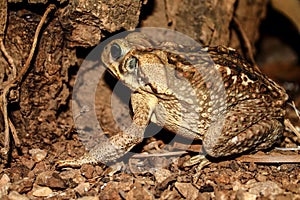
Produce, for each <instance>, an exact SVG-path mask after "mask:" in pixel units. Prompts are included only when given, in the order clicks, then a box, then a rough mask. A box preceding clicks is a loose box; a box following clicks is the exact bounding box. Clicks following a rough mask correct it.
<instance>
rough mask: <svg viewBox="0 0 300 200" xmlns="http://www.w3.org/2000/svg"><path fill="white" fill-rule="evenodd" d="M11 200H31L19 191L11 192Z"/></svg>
mask: <svg viewBox="0 0 300 200" xmlns="http://www.w3.org/2000/svg"><path fill="white" fill-rule="evenodd" d="M8 198H9V200H29V198H28V197H26V196H24V195H21V194H20V193H18V192H17V191H11V192H10V193H9V195H8Z"/></svg>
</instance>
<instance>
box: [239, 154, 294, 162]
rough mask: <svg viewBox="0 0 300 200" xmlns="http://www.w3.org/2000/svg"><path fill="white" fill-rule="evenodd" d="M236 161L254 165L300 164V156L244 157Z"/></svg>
mask: <svg viewBox="0 0 300 200" xmlns="http://www.w3.org/2000/svg"><path fill="white" fill-rule="evenodd" d="M236 160H238V161H241V162H254V163H300V156H299V155H244V156H241V157H239V158H236Z"/></svg>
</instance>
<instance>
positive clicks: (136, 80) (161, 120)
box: [59, 33, 288, 166]
mask: <svg viewBox="0 0 300 200" xmlns="http://www.w3.org/2000/svg"><path fill="white" fill-rule="evenodd" d="M101 58H102V61H103V63H104V64H105V65H106V67H107V69H108V70H109V71H110V72H111V73H112V75H114V76H115V77H116V78H117V79H119V80H121V81H122V82H123V83H124V84H125V85H127V86H128V87H129V88H130V89H131V90H132V91H133V93H132V96H131V105H132V109H133V113H134V114H133V122H134V123H133V124H132V125H131V127H129V128H128V129H127V130H126V131H124V132H121V133H118V134H117V135H115V136H113V137H111V138H110V139H109V140H108V141H107V142H104V143H101V144H99V145H97V146H96V147H95V148H93V149H92V150H91V151H90V152H89V154H88V155H85V156H84V157H83V158H81V159H79V160H76V161H61V162H60V163H59V164H60V165H61V166H65V165H81V164H84V163H98V162H102V163H105V162H109V161H114V160H116V159H117V158H120V157H121V156H123V155H124V154H125V153H126V152H128V151H129V150H130V149H131V148H132V147H134V146H135V145H136V144H138V143H140V142H141V141H142V140H143V134H144V130H145V128H146V127H147V125H148V124H149V122H150V121H152V122H155V123H156V124H158V125H160V126H162V127H164V128H165V129H167V130H169V131H172V132H174V133H176V134H180V135H181V136H184V137H188V138H192V139H201V140H202V142H203V146H204V149H205V151H206V152H207V153H208V154H209V155H210V156H213V157H223V156H229V155H234V154H238V153H242V152H244V151H247V150H253V149H264V148H268V147H270V146H271V145H273V144H274V142H276V141H277V140H278V138H279V137H280V136H281V134H282V132H283V129H284V125H283V120H284V116H285V106H286V102H287V100H288V95H287V94H286V92H285V90H284V89H283V88H281V87H280V86H279V85H277V84H276V83H275V82H274V81H272V80H271V79H269V78H267V77H266V76H265V75H263V74H262V73H261V72H260V71H259V70H258V68H257V67H255V66H252V65H250V64H249V63H248V62H246V61H245V60H244V59H242V58H241V57H240V56H239V55H238V54H237V52H236V51H235V50H233V49H230V48H226V47H222V46H218V47H208V48H202V49H201V48H196V47H193V48H189V47H184V46H181V45H178V44H174V43H168V42H166V43H161V44H155V42H154V41H149V40H148V39H147V38H145V37H144V36H143V35H141V34H138V33H133V34H131V35H128V36H127V37H126V38H125V39H118V40H114V41H112V42H111V43H110V44H108V45H107V46H106V48H105V49H104V52H103V54H102V57H101Z"/></svg>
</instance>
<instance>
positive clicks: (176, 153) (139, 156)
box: [132, 151, 188, 158]
mask: <svg viewBox="0 0 300 200" xmlns="http://www.w3.org/2000/svg"><path fill="white" fill-rule="evenodd" d="M187 153H188V152H187V151H175V152H166V153H153V154H142V153H141V154H135V155H133V156H132V158H149V157H165V156H178V155H183V154H187Z"/></svg>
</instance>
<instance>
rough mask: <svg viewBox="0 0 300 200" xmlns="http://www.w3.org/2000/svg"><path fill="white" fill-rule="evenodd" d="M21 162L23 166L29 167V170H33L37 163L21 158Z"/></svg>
mask: <svg viewBox="0 0 300 200" xmlns="http://www.w3.org/2000/svg"><path fill="white" fill-rule="evenodd" d="M21 162H22V164H23V165H25V166H27V167H28V169H32V168H33V167H34V164H35V162H34V161H33V160H31V159H27V158H24V157H21Z"/></svg>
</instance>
